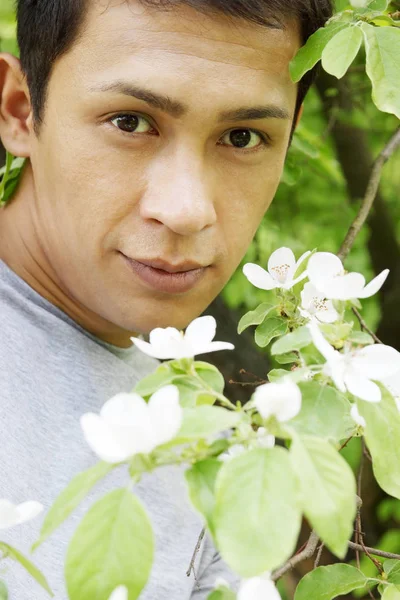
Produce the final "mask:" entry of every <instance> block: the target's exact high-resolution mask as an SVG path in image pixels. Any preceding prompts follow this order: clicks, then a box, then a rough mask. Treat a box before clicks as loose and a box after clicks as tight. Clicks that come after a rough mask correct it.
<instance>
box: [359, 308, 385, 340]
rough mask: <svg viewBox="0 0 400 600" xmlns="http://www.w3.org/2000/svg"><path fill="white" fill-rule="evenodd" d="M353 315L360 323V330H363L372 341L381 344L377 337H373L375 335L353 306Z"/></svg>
mask: <svg viewBox="0 0 400 600" xmlns="http://www.w3.org/2000/svg"><path fill="white" fill-rule="evenodd" d="M352 310H353V313H354V314H355V315H356V317H357V319H358V320H359V322H360V325H361V329H364V331H366V332H367V333H369V335H370V336H371V337H372V338H373V339H374V341H375V342H376V343H377V344H383V342H382V341H381V340H380V339H379V338H378V336H377V335H375V333H374V332H373V331H372V330H371V329H370V328H369V327H368V325H367V324H366V322H365V321H364V319H363V318H362V316H361V315H360V313H359V312H358V310H357V309H356V307H355V306H353V309H352Z"/></svg>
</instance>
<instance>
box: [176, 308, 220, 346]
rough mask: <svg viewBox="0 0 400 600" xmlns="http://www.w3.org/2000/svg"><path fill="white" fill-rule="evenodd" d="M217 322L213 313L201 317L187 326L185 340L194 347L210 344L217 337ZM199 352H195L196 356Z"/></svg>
mask: <svg viewBox="0 0 400 600" xmlns="http://www.w3.org/2000/svg"><path fill="white" fill-rule="evenodd" d="M216 329H217V322H216V320H215V319H214V317H212V316H211V315H208V316H205V317H199V318H198V319H195V320H194V321H192V322H191V323H190V324H189V325H188V326H187V328H186V333H185V338H184V339H185V342H186V343H187V344H190V346H192V347H193V348H198V347H200V348H203V347H204V346H206V345H207V344H210V343H211V342H212V340H213V339H214V337H215V332H216ZM196 354H197V352H194V353H193V356H195V355H196Z"/></svg>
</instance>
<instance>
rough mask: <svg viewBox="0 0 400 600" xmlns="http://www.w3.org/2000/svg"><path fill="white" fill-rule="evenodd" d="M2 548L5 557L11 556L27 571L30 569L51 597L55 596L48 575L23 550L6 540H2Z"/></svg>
mask: <svg viewBox="0 0 400 600" xmlns="http://www.w3.org/2000/svg"><path fill="white" fill-rule="evenodd" d="M0 550H1V551H2V552H3V554H4V558H11V559H12V560H15V561H16V562H19V564H20V565H22V566H23V567H24V569H25V570H26V571H28V573H29V574H30V575H31V576H32V577H33V579H35V581H37V582H38V584H39V585H41V586H42V588H43V589H45V590H46V592H47V593H48V594H50V596H51V597H54V594H53V592H52V591H51V589H50V586H49V584H48V583H47V579H46V577H45V576H44V575H43V573H42V572H41V571H39V569H38V568H37V567H35V565H34V564H33V563H32V562H31V561H30V560H29V559H27V558H26V556H24V555H23V554H21V552H19V551H18V550H16V549H15V548H12V547H11V546H9V545H8V544H5V543H4V542H0ZM6 597H7V596H6Z"/></svg>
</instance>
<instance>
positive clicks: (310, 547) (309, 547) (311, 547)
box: [271, 531, 319, 581]
mask: <svg viewBox="0 0 400 600" xmlns="http://www.w3.org/2000/svg"><path fill="white" fill-rule="evenodd" d="M318 542H319V537H318V535H317V534H316V533H315V532H314V531H312V532H311V535H310V537H309V538H308V542H307V544H306V547H305V548H304V550H302V551H301V552H299V553H298V554H296V555H295V556H293V557H292V558H290V559H289V560H288V561H287V562H286V563H285V564H284V565H283V566H282V567H281V568H280V569H277V570H276V571H274V573H272V577H271V579H272V581H277V580H278V579H280V578H281V577H282V576H283V575H284V574H285V573H287V572H288V571H290V570H291V569H293V568H294V567H295V566H296V565H297V564H299V563H301V562H302V561H303V560H307V558H311V557H312V556H313V554H314V552H315V551H316V549H317V546H318Z"/></svg>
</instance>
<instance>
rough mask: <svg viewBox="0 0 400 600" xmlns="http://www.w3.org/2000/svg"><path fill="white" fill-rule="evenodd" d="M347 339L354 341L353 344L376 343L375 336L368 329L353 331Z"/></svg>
mask: <svg viewBox="0 0 400 600" xmlns="http://www.w3.org/2000/svg"><path fill="white" fill-rule="evenodd" d="M347 339H348V340H349V342H353V344H360V345H362V346H368V345H369V344H373V343H374V338H373V337H372V335H370V334H369V333H367V332H366V331H352V332H351V334H350V335H349V337H348V338H347Z"/></svg>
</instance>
